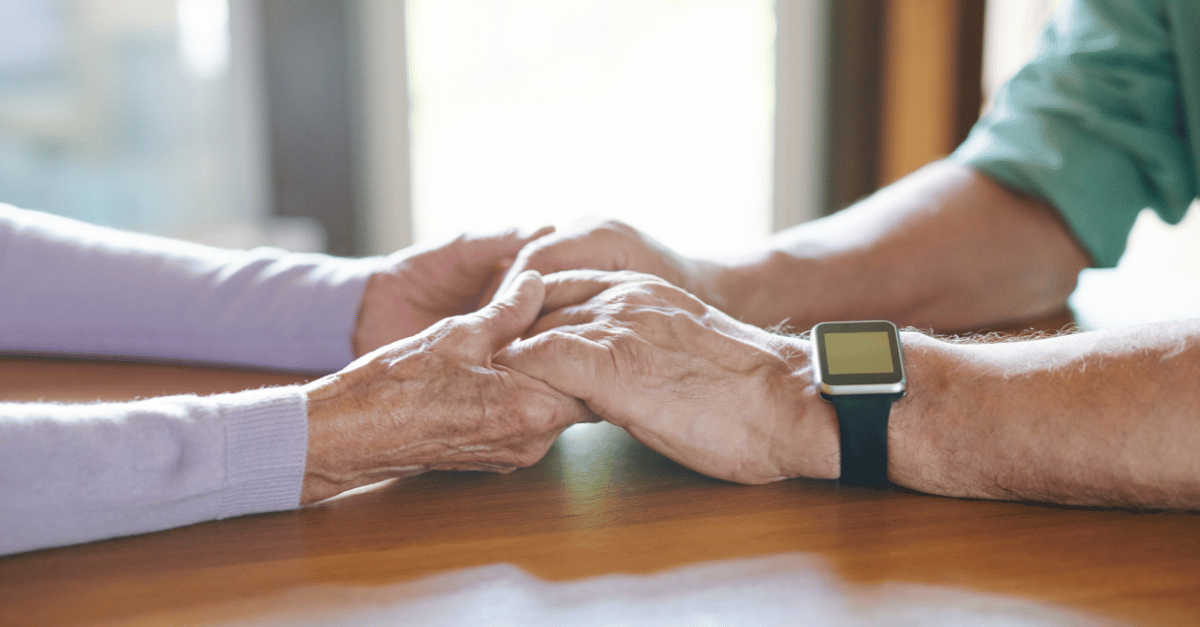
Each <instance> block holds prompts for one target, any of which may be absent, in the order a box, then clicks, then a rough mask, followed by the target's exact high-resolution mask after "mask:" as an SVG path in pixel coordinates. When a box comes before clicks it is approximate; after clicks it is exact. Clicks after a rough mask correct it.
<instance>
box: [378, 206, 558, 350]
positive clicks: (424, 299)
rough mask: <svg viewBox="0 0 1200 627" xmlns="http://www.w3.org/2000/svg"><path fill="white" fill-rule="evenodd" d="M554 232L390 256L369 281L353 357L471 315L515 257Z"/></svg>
mask: <svg viewBox="0 0 1200 627" xmlns="http://www.w3.org/2000/svg"><path fill="white" fill-rule="evenodd" d="M553 231H554V228H553V227H545V228H542V229H539V230H537V231H535V232H533V233H521V232H520V231H518V230H516V229H512V230H509V231H504V232H502V233H497V234H494V235H485V236H474V235H462V236H459V237H457V238H455V239H453V240H451V241H449V242H446V243H444V244H441V245H439V246H435V247H428V246H413V247H410V248H406V249H404V250H401V251H397V252H395V253H393V254H392V255H391V256H389V257H388V258H387V260H386V262H385V266H384V268H383V269H382V270H380V271H379V272H376V273H375V274H374V275H373V276H372V277H371V279H370V280H369V281H368V282H367V289H366V291H365V292H364V294H363V299H362V304H361V305H360V306H359V311H358V326H357V328H356V329H355V332H354V354H355V355H356V356H361V355H364V354H366V353H369V352H371V351H373V350H375V349H377V348H379V347H381V346H385V345H387V344H391V343H392V342H395V341H396V340H402V339H404V338H406V337H410V336H413V335H416V334H417V333H420V332H421V331H424V330H425V329H426V328H428V327H429V326H430V325H432V324H433V323H435V322H437V321H439V320H441V319H443V318H448V317H450V316H458V315H462V314H466V313H470V312H472V311H475V310H476V309H478V308H479V305H480V301H482V300H484V297H485V296H490V295H491V293H490V292H489V291H488V288H489V287H491V288H493V289H494V287H495V285H496V284H497V283H498V282H499V281H500V279H501V277H504V276H505V275H504V271H505V270H506V269H507V268H508V267H509V266H510V265H511V264H512V262H513V259H514V258H515V257H516V255H517V252H518V251H520V250H521V248H522V247H524V246H525V245H526V244H528V243H530V242H532V241H534V240H536V239H538V238H540V237H542V236H545V235H548V234H550V233H552V232H553ZM512 278H515V275H514V276H513V277H512ZM509 283H512V281H511V280H510V281H509ZM484 302H486V301H484Z"/></svg>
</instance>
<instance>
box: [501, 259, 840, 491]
mask: <svg viewBox="0 0 1200 627" xmlns="http://www.w3.org/2000/svg"><path fill="white" fill-rule="evenodd" d="M522 254H524V253H522ZM545 282H546V297H545V301H544V303H543V305H542V312H543V315H542V317H541V318H540V319H539V320H538V321H537V323H536V324H534V325H533V327H532V328H531V329H530V330H529V331H528V332H527V333H526V336H527V339H524V340H521V341H519V342H515V343H513V344H512V345H510V346H508V347H507V348H505V349H504V350H502V351H501V352H500V353H499V354H498V355H497V356H496V363H498V364H503V365H505V366H508V367H511V368H513V369H514V370H517V371H520V372H524V373H526V374H528V375H530V376H532V377H534V378H536V379H540V380H542V381H545V382H546V383H548V384H550V385H551V386H552V387H554V388H555V389H557V390H559V391H561V392H563V393H565V394H567V395H570V396H574V397H577V398H579V399H581V400H582V401H583V402H585V403H586V404H587V407H588V409H590V410H591V411H592V412H594V413H595V414H596V415H598V416H599V417H601V418H603V419H604V420H607V421H609V422H611V423H613V424H615V425H618V426H620V427H623V428H625V429H626V430H627V431H629V433H630V434H631V435H633V436H634V437H635V438H637V439H638V440H640V441H642V442H643V443H644V444H646V445H647V446H649V447H651V448H653V449H655V450H656V451H658V452H660V453H662V454H663V455H665V456H667V457H669V458H671V459H673V460H675V461H676V462H678V463H680V464H682V465H684V466H687V467H689V468H692V469H693V470H696V471H698V472H701V473H704V474H706V475H710V476H713V477H716V478H719V479H725V480H728V481H736V482H739V483H752V484H758V483H767V482H770V481H777V480H780V479H787V478H791V477H797V476H806V477H821V478H834V477H837V476H838V463H839V457H838V444H837V421H836V418H835V416H834V413H833V410H832V409H831V408H830V406H829V405H828V404H827V403H825V402H823V401H822V400H821V399H820V398H819V397H818V395H817V391H816V389H815V388H814V387H813V386H812V378H811V376H810V375H811V368H812V365H811V363H810V359H809V351H808V349H807V345H806V344H807V342H805V341H803V340H800V339H798V338H789V337H783V336H779V335H775V334H772V333H768V332H766V331H764V330H762V329H759V328H757V327H753V326H750V325H747V324H744V323H741V322H738V321H736V320H734V319H732V318H731V317H729V316H727V315H726V314H724V313H722V312H721V311H719V310H717V309H715V308H713V307H711V306H709V305H706V304H705V303H703V302H701V301H700V300H699V299H698V298H696V297H695V296H692V295H691V294H689V293H687V292H686V291H684V290H682V289H680V288H678V287H676V286H674V285H671V284H669V283H667V282H666V281H663V280H662V279H659V278H657V277H653V276H649V275H645V274H637V273H633V272H599V271H590V270H577V271H568V272H561V273H557V274H554V275H551V276H549V277H546V279H545Z"/></svg>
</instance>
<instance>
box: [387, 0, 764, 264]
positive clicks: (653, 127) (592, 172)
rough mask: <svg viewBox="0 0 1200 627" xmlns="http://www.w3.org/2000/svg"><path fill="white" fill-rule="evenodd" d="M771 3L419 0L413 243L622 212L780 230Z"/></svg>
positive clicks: (725, 229) (710, 232)
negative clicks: (773, 213)
mask: <svg viewBox="0 0 1200 627" xmlns="http://www.w3.org/2000/svg"><path fill="white" fill-rule="evenodd" d="M774 28H775V24H774V14H773V3H772V2H771V1H770V0H753V1H750V0H673V1H667V0H573V1H571V2H563V1H562V0H491V1H481V0H471V1H466V0H409V2H408V31H409V37H410V39H409V62H410V68H411V75H410V76H411V81H412V94H413V125H412V133H413V135H412V137H413V144H412V152H413V195H414V212H413V213H414V215H413V221H414V226H415V236H416V239H417V240H418V241H422V240H430V239H438V238H444V237H448V236H451V235H454V234H457V233H459V232H461V231H462V230H464V229H470V230H486V229H496V228H503V227H506V226H509V225H512V224H519V225H526V226H537V225H541V224H556V225H558V226H560V227H563V226H568V225H570V224H571V223H573V222H574V221H575V220H577V219H579V218H581V217H584V216H598V217H614V218H618V219H621V220H624V221H626V222H628V223H630V224H632V225H633V226H635V227H638V228H640V229H642V230H643V231H646V232H648V233H649V234H651V235H652V236H654V237H656V238H658V239H659V240H661V241H662V242H663V243H665V244H667V245H669V246H672V247H673V248H676V249H677V250H680V251H682V252H686V253H691V254H702V253H711V252H715V251H720V250H727V249H731V248H737V247H740V246H744V245H745V244H747V243H749V242H753V241H755V240H757V239H759V238H761V237H763V236H765V235H766V234H767V233H768V232H769V230H770V198H771V158H772V156H771V154H772V143H771V142H772V116H773V103H774V86H773V68H774V65H773V45H774Z"/></svg>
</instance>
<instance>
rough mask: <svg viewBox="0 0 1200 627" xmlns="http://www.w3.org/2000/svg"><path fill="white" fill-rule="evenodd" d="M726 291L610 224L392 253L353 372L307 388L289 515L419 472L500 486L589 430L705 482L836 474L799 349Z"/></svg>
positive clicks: (693, 264)
mask: <svg viewBox="0 0 1200 627" xmlns="http://www.w3.org/2000/svg"><path fill="white" fill-rule="evenodd" d="M726 279H727V277H726V278H723V277H722V276H721V268H720V267H719V266H718V264H715V263H712V262H708V261H702V260H697V259H690V258H685V257H682V256H680V255H677V254H675V253H673V252H672V251H669V250H667V249H666V248H664V247H663V246H661V245H659V244H657V243H656V242H654V241H653V240H651V239H650V238H648V237H646V236H644V235H642V234H640V233H639V232H637V231H636V230H634V229H632V228H630V227H628V226H626V225H623V224H620V223H615V222H603V223H598V224H592V225H590V226H586V227H581V228H577V229H574V230H572V231H571V232H553V229H549V228H547V229H542V230H540V231H537V232H535V233H532V234H522V233H519V232H517V231H510V232H506V233H502V234H499V235H493V236H487V237H472V236H463V237H460V238H458V239H456V240H454V241H452V242H449V243H447V244H444V245H442V246H439V247H427V248H420V247H413V248H409V249H405V250H402V251H399V252H397V253H394V254H393V255H391V256H390V257H387V258H386V261H385V265H384V266H383V267H382V268H381V269H380V270H379V271H377V272H376V273H375V274H374V275H373V276H372V278H371V279H370V280H369V282H368V285H367V288H366V292H365V294H364V296H363V301H362V304H361V306H360V310H359V319H358V326H357V329H356V331H355V334H354V348H355V353H356V354H357V355H359V358H358V359H357V360H356V361H354V362H353V363H352V364H350V365H349V366H347V367H346V368H345V369H344V370H342V371H340V372H337V373H335V374H332V375H329V376H327V377H324V378H321V379H318V380H316V381H314V382H312V383H309V384H307V386H306V387H305V392H306V394H307V396H308V408H309V448H308V458H307V462H308V463H307V467H306V473H305V479H304V484H303V488H302V496H301V500H302V502H304V503H311V502H315V501H319V500H322V499H325V498H329V497H331V496H333V495H335V494H338V493H340V492H342V491H345V490H348V489H350V488H354V487H358V486H362V485H367V484H370V483H374V482H377V481H380V480H383V479H387V478H392V477H405V476H411V475H415V474H419V473H422V472H425V471H428V470H483V471H494V472H509V471H511V470H513V469H515V468H518V467H525V466H529V465H532V464H533V463H535V462H537V461H538V460H539V459H541V458H542V456H543V455H544V454H545V453H546V451H547V450H548V449H549V448H550V446H551V444H553V442H554V440H555V439H556V438H557V437H558V435H559V434H560V433H561V432H562V431H563V430H565V429H566V428H567V427H570V426H571V425H573V424H576V423H580V422H594V421H597V420H606V421H608V422H610V423H612V424H614V425H617V426H620V427H622V428H624V429H626V430H627V431H628V432H629V433H630V434H631V435H632V436H633V437H635V438H637V439H638V440H640V441H641V442H643V443H644V444H646V445H647V446H649V447H651V448H653V449H654V450H656V451H658V452H660V453H662V454H663V455H666V456H667V457H669V458H671V459H673V460H675V461H676V462H678V463H680V464H683V465H684V466H687V467H689V468H692V469H694V470H696V471H698V472H701V473H704V474H706V475H710V476H713V477H716V478H719V479H725V480H729V481H736V482H741V483H765V482H769V481H775V480H779V479H785V478H789V477H796V476H808V477H823V478H832V477H836V476H837V473H838V470H837V460H838V457H837V454H838V453H837V427H836V419H835V417H834V414H833V412H832V410H831V409H830V408H829V407H828V406H827V404H825V403H823V402H821V401H820V400H819V398H818V396H817V392H816V390H815V389H814V388H813V386H812V380H811V376H810V375H811V368H810V364H809V358H808V346H807V341H805V340H802V339H799V338H794V337H787V336H783V335H778V334H773V333H770V332H767V331H765V330H763V329H761V328H758V327H755V326H752V325H750V324H746V323H743V322H740V321H738V320H736V319H734V318H733V317H731V316H729V315H726V314H725V313H722V311H721V310H720V309H719V308H718V307H714V306H712V305H710V304H708V303H714V304H717V305H718V306H719V305H720V304H721V303H722V302H723V299H724V298H727V295H723V294H721V293H720V290H719V289H718V284H719V283H721V282H722V281H723V280H725V282H728V281H727V280H726ZM492 293H494V294H495V295H494V296H492V297H491V298H490V299H489V296H490V295H491V294H492ZM706 301H707V303H706ZM481 303H486V304H483V306H480V305H481Z"/></svg>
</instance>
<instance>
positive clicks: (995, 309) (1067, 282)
mask: <svg viewBox="0 0 1200 627" xmlns="http://www.w3.org/2000/svg"><path fill="white" fill-rule="evenodd" d="M1088 264H1089V259H1088V256H1087V255H1086V254H1085V253H1084V252H1083V251H1082V249H1081V248H1080V247H1079V245H1078V244H1077V243H1076V241H1075V240H1074V239H1073V237H1072V236H1071V234H1070V233H1069V231H1068V230H1067V228H1066V226H1065V225H1064V224H1063V223H1062V222H1061V220H1060V219H1059V217H1058V216H1057V214H1056V213H1055V212H1054V210H1053V209H1051V208H1050V207H1048V206H1047V205H1045V204H1044V203H1042V202H1040V201H1037V200H1034V199H1031V198H1027V197H1023V196H1020V195H1017V194H1015V193H1013V192H1011V191H1009V190H1007V189H1005V188H1003V187H1001V186H999V185H997V184H996V183H994V182H992V181H991V180H990V179H988V178H986V177H984V176H982V175H980V174H978V173H976V172H974V171H973V170H970V169H969V168H966V167H965V166H961V165H958V164H954V163H949V162H940V163H935V164H932V165H930V166H927V167H925V168H923V169H922V170H919V171H918V172H916V173H914V174H912V175H910V176H908V177H906V178H905V179H903V180H901V181H900V182H898V183H896V184H894V185H891V186H889V187H887V188H885V189H883V190H881V191H880V192H878V193H876V194H875V195H873V196H871V197H870V198H867V199H865V200H863V201H862V202H859V203H858V204H857V205H855V206H853V207H850V208H848V209H846V210H845V211H842V212H839V213H838V214H835V215H833V216H830V217H828V218H824V219H821V220H815V221H813V222H809V223H806V224H803V225H800V226H797V227H794V228H792V229H789V230H787V231H784V232H782V233H779V234H778V235H776V236H774V237H773V238H771V239H770V240H768V241H767V243H766V244H765V245H764V246H763V247H762V248H760V249H758V250H756V251H753V252H751V253H749V254H747V255H744V256H740V257H736V258H729V259H725V260H721V262H720V263H719V264H718V265H717V266H716V268H719V270H715V271H713V272H712V273H711V281H710V283H711V284H712V288H711V291H712V292H714V293H715V294H716V296H715V297H714V298H712V300H711V301H710V302H712V303H713V304H714V305H716V306H718V307H720V308H723V309H725V310H726V311H729V312H730V313H731V314H733V315H734V316H735V317H737V318H739V319H741V320H744V321H746V322H750V323H753V324H756V325H760V326H770V325H774V324H777V323H779V322H781V321H784V320H788V324H789V326H791V327H792V328H797V329H804V328H808V327H810V326H811V325H812V324H815V323H817V322H821V321H823V320H844V319H868V318H881V319H888V320H892V321H894V322H896V323H897V324H900V325H911V326H915V327H918V328H933V329H937V330H944V331H949V330H962V329H977V328H981V327H984V326H991V325H997V324H1001V323H1005V322H1013V321H1018V320H1023V319H1030V318H1035V317H1038V316H1042V315H1045V314H1048V313H1052V312H1054V311H1055V310H1057V309H1059V308H1061V307H1062V306H1063V304H1064V303H1065V302H1066V299H1067V297H1068V296H1069V295H1070V293H1071V291H1072V290H1073V289H1074V286H1075V280H1076V277H1077V275H1078V273H1079V271H1080V270H1082V269H1083V268H1085V267H1087V265H1088Z"/></svg>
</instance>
